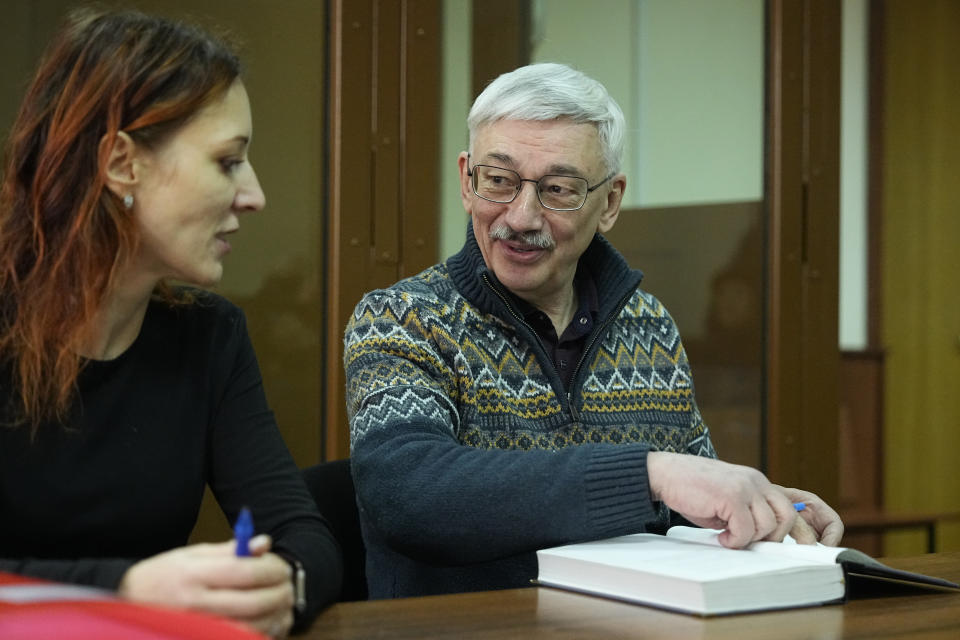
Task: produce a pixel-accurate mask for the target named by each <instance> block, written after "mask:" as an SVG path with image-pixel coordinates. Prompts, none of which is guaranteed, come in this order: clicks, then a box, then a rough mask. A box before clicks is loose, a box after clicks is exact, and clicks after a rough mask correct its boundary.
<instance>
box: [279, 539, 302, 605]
mask: <svg viewBox="0 0 960 640" xmlns="http://www.w3.org/2000/svg"><path fill="white" fill-rule="evenodd" d="M278 555H280V557H281V558H283V559H284V560H286V561H287V562H288V563H289V564H290V567H291V568H292V569H293V574H292V575H291V576H290V580H291V581H292V582H293V612H294V615H295V616H299V615H300V614H302V613H303V612H304V611H306V610H307V570H306V569H304V568H303V563H302V562H300V560H298V559H297V558H294V557H293V556H290V555H287V554H285V553H281V554H278Z"/></svg>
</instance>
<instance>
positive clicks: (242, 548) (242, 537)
mask: <svg viewBox="0 0 960 640" xmlns="http://www.w3.org/2000/svg"><path fill="white" fill-rule="evenodd" d="M233 537H234V538H236V539H237V557H238V558H242V557H244V556H249V555H250V538H252V537H253V516H252V515H251V514H250V509H248V508H246V507H244V508H242V509H240V515H238V516H237V522H236V524H234V525H233Z"/></svg>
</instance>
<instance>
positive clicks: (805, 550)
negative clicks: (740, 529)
mask: <svg viewBox="0 0 960 640" xmlns="http://www.w3.org/2000/svg"><path fill="white" fill-rule="evenodd" d="M720 533H721V531H720V530H719V529H698V528H697V527H683V526H677V527H670V529H669V530H668V531H667V536H668V537H670V538H674V539H679V540H687V541H689V542H697V543H700V544H707V545H712V546H715V547H722V546H723V545H721V544H720V541H719V540H718V539H717V538H718V536H719V535H720ZM745 548H746V549H747V550H749V551H756V552H757V553H763V554H771V555H778V556H787V557H791V558H797V559H799V560H806V561H808V562H819V563H822V564H833V563H836V562H837V556H839V555H840V554H841V553H843V552H844V551H847V549H846V548H844V547H828V546H826V545H822V544H820V543H817V544H815V545H812V544H797V541H796V540H794V539H793V538H791V537H790V536H787V537H786V538H785V539H784V541H783V542H766V541H762V540H761V541H759V542H752V543H750V544H749V545H747V546H746V547H745Z"/></svg>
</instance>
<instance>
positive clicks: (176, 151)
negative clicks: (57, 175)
mask: <svg viewBox="0 0 960 640" xmlns="http://www.w3.org/2000/svg"><path fill="white" fill-rule="evenodd" d="M252 133H253V126H252V123H251V117H250V101H249V99H248V98H247V92H246V89H244V87H243V83H242V82H240V81H239V80H237V81H236V82H234V83H233V84H232V85H231V86H230V88H229V89H228V90H227V91H226V92H225V93H224V95H223V96H222V98H220V99H217V100H215V101H214V102H211V103H210V104H208V105H206V106H205V107H204V108H203V109H201V110H200V111H198V112H197V113H196V114H195V115H194V116H193V117H192V118H190V119H189V120H188V121H187V123H186V124H185V125H184V126H183V127H181V128H180V129H179V130H177V131H176V132H175V133H174V134H173V135H172V136H170V138H168V139H167V140H165V141H164V142H163V143H161V144H160V146H159V147H157V148H155V149H152V150H144V151H142V153H140V154H138V156H137V164H138V167H137V169H138V171H139V180H138V184H137V186H136V188H135V189H134V190H133V194H132V195H133V196H134V207H133V211H134V215H135V216H136V218H137V221H138V223H139V228H140V234H141V240H140V246H139V253H138V256H137V260H136V261H135V263H134V264H135V267H136V268H137V269H139V270H140V271H141V273H142V274H143V275H146V276H148V277H149V278H150V279H156V280H160V279H162V278H175V279H178V280H182V281H184V282H189V283H193V284H198V285H201V286H209V285H212V284H215V283H216V282H218V281H219V280H220V278H221V276H222V275H223V258H224V256H226V255H227V253H229V252H230V242H229V240H228V236H229V235H230V234H231V233H234V232H235V231H237V229H239V228H240V219H239V216H240V214H241V213H245V212H247V211H259V210H260V209H262V208H263V206H264V204H265V202H266V201H265V198H264V195H263V191H262V190H261V189H260V183H259V182H258V181H257V176H256V174H255V173H254V171H253V167H252V166H251V164H250V161H249V160H248V158H247V149H248V147H249V145H250V138H251V136H252Z"/></svg>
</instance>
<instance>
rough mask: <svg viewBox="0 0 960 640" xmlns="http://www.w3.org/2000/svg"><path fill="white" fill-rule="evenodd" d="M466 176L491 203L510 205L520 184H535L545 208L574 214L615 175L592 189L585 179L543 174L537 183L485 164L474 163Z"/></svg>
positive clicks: (515, 173) (477, 192)
mask: <svg viewBox="0 0 960 640" xmlns="http://www.w3.org/2000/svg"><path fill="white" fill-rule="evenodd" d="M467 175H468V176H470V177H471V178H472V179H473V180H472V183H473V192H474V193H475V194H477V195H478V196H480V197H481V198H483V199H484V200H489V201H490V202H499V203H501V204H503V203H507V202H513V201H514V200H515V199H516V197H517V194H519V193H520V190H521V189H523V183H524V182H532V183H534V184H535V185H537V199H538V200H539V201H540V204H542V205H543V206H544V207H546V208H547V209H552V210H553V211H577V210H579V209H581V208H582V207H583V205H584V204H585V203H586V202H587V196H588V195H590V192H592V191H594V190H595V189H597V188H598V187H599V186H600V185H602V184H603V183H605V182H607V181H608V180H609V179H610V178H612V177H613V176H614V175H616V174H615V173H611V174H610V175H608V176H607V177H606V178H604V179H603V180H601V181H600V182H598V183H597V184H595V185H593V186H592V187H591V186H590V183H588V182H587V180H586V178H580V177H578V176H560V175H546V176H542V177H541V178H540V179H539V180H533V179H531V178H521V177H520V174H519V173H517V172H516V171H513V170H512V169H503V168H502V167H491V166H490V165H486V164H475V165H473V169H470V168H469V166H468V167H467Z"/></svg>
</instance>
